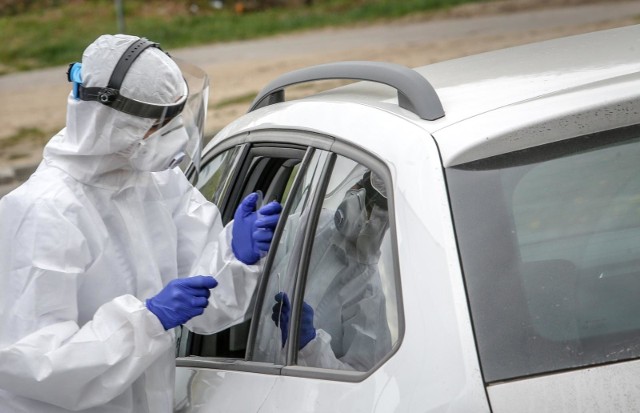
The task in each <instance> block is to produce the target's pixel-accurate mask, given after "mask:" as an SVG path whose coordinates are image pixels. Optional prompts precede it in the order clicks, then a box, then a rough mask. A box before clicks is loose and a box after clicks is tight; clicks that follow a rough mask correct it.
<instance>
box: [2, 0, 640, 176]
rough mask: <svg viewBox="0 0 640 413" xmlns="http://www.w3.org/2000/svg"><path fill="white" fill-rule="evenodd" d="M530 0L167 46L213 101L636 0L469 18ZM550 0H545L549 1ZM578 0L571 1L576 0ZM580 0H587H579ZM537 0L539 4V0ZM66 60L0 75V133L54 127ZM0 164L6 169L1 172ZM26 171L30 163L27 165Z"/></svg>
mask: <svg viewBox="0 0 640 413" xmlns="http://www.w3.org/2000/svg"><path fill="white" fill-rule="evenodd" d="M527 1H529V3H536V0H507V1H502V2H497V3H489V6H486V5H484V6H478V5H469V6H468V7H466V8H465V7H463V8H458V9H456V13H457V14H458V15H462V16H456V14H454V15H449V16H445V17H442V16H440V17H439V18H437V19H428V20H423V21H412V20H411V19H404V20H402V21H399V22H394V23H388V24H379V25H373V26H363V27H355V28H349V29H326V30H317V31H309V32H304V33H299V34H295V35H285V36H276V37H272V38H267V39H260V40H251V41H242V42H230V43H224V44H214V45H210V46H202V47H195V48H188V49H180V50H172V51H171V52H172V53H173V54H174V55H176V56H179V57H182V58H185V59H187V60H189V61H192V62H194V63H196V64H198V65H200V66H202V67H203V68H205V70H207V72H208V73H209V75H210V76H211V78H212V82H213V88H212V95H211V102H210V103H211V104H213V105H215V104H216V103H219V102H224V101H226V100H233V99H237V98H238V97H243V96H244V97H246V96H251V94H255V93H256V92H257V91H259V90H260V88H261V87H262V86H263V85H264V84H266V83H267V82H268V81H269V80H271V79H273V78H274V77H275V76H277V75H279V74H282V73H284V72H286V71H289V70H293V69H297V68H300V67H304V66H308V65H311V64H319V63H325V62H328V61H336V60H386V61H391V62H395V63H400V64H405V65H407V66H413V67H415V66H421V65H424V64H428V63H431V62H434V61H438V60H444V59H449V58H454V57H458V56H462V55H466V54H472V53H478V52H482V51H485V50H491V49H496V48H501V47H506V46H510V45H514V44H521V43H527V42H531V41H536V40H543V39H548V38H553V37H560V36H564V35H570V34H574V33H581V32H588V31H593V30H598V29H605V28H609V27H619V26H623V25H628V24H636V23H637V22H638V21H640V20H639V19H638V16H640V0H633V1H625V0H608V1H604V2H597V3H593V4H586V5H580V6H571V7H553V8H546V9H535V10H531V9H529V10H519V11H513V12H510V11H507V12H505V11H504V10H500V11H499V12H498V13H496V14H491V11H489V13H488V14H487V11H486V10H484V11H483V13H484V14H482V15H480V16H477V15H475V16H474V17H473V18H468V16H467V17H465V16H464V15H465V14H469V15H471V14H474V9H473V7H485V8H486V7H494V6H495V7H496V8H500V7H502V8H506V9H508V8H509V7H508V6H513V5H517V4H519V3H522V2H527ZM549 1H551V0H545V2H549ZM576 1H577V0H576ZM583 1H586V0H583ZM538 3H543V0H539V1H538ZM65 71H66V67H55V68H51V69H46V70H39V71H33V72H28V73H19V74H13V75H7V76H0V121H2V124H3V126H4V127H3V128H1V129H0V139H2V138H6V137H8V136H11V135H13V134H15V133H16V131H17V130H18V129H19V128H28V127H36V128H38V129H40V130H43V131H47V132H49V131H54V130H56V129H58V128H60V127H61V126H62V125H64V117H65V99H66V95H67V94H68V91H69V85H68V84H67V82H66V79H65V76H64V73H65ZM247 105H248V103H247V102H243V103H240V104H236V105H226V106H225V107H223V108H221V109H217V110H213V111H210V112H211V116H210V118H209V119H208V120H207V123H208V125H209V128H208V130H209V131H213V130H217V129H219V128H220V127H222V126H223V125H225V124H226V123H228V122H229V121H230V120H232V119H234V118H236V117H237V116H239V115H241V114H242V113H243V111H244V110H245V109H246V106H247ZM21 150H30V151H31V152H30V154H29V155H27V154H20V156H18V157H17V158H18V161H17V163H18V164H22V165H18V167H19V168H24V164H25V163H29V164H31V165H33V164H34V163H35V162H37V161H38V160H39V152H40V147H38V145H35V147H31V149H29V148H24V149H21ZM3 155H4V156H3ZM8 155H9V154H8V153H4V154H2V153H0V184H1V183H2V179H3V178H2V176H3V173H4V174H5V175H7V174H9V175H10V174H11V170H10V168H9V170H8V169H7V168H8V167H9V166H10V167H13V165H14V164H15V163H16V162H13V161H11V160H10V158H16V157H15V156H11V157H10V156H8ZM3 170H4V172H3ZM27 170H28V165H27Z"/></svg>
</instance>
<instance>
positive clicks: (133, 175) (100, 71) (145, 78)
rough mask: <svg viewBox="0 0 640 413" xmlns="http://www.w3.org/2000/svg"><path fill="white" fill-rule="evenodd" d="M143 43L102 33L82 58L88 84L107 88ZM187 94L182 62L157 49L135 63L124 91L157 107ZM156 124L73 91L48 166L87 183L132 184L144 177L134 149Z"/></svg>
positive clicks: (52, 142)
mask: <svg viewBox="0 0 640 413" xmlns="http://www.w3.org/2000/svg"><path fill="white" fill-rule="evenodd" d="M138 39H139V38H138V37H135V36H128V35H113V36H112V35H103V36H100V37H99V38H98V39H97V40H96V41H95V42H93V43H92V44H91V45H89V46H88V47H87V49H86V50H85V51H84V53H83V56H82V76H83V85H84V86H86V87H102V86H104V85H106V84H107V82H108V81H109V78H110V76H111V73H112V72H113V68H114V67H115V65H116V63H117V62H118V60H119V59H120V57H121V56H122V54H123V53H124V52H125V51H126V50H127V48H128V47H129V46H130V45H131V44H132V43H133V42H135V41H136V40H138ZM149 68H153V69H151V70H150V69H149ZM149 73H153V75H152V76H149ZM184 90H185V81H184V79H183V78H182V74H181V71H180V69H179V68H178V66H177V64H176V63H175V62H174V61H173V60H172V59H171V58H170V57H169V56H167V55H166V54H165V53H164V52H163V51H162V50H160V49H158V48H153V47H151V48H148V49H147V50H145V51H144V52H142V53H141V54H140V56H139V57H138V58H137V59H136V60H135V61H134V62H133V64H132V65H131V67H130V69H129V71H128V72H127V74H126V76H125V77H124V80H123V82H122V87H121V89H120V91H121V93H122V94H123V95H125V96H127V97H130V98H132V99H136V100H138V101H142V102H148V103H155V104H170V103H173V102H175V101H176V100H178V99H180V98H181V97H182V96H183V94H184ZM153 123H154V120H153V119H148V118H141V117H137V116H133V115H129V114H126V113H123V112H120V111H117V110H114V109H112V108H110V107H108V106H104V105H102V104H100V103H98V102H85V101H81V100H76V99H75V98H74V96H73V94H72V93H70V95H69V96H68V98H67V123H66V125H67V126H66V128H65V129H63V130H62V131H60V132H59V133H58V134H57V135H56V136H54V137H53V138H52V139H51V140H50V141H49V143H48V144H47V145H46V147H45V149H44V162H46V163H47V164H48V165H50V166H54V167H56V168H58V169H61V170H63V171H65V172H66V173H68V174H69V175H71V176H72V177H73V178H74V179H76V180H78V181H80V182H83V183H85V184H88V185H94V186H100V187H112V188H121V187H123V186H130V185H133V184H134V183H135V182H136V180H137V177H138V176H140V175H144V174H145V173H143V172H138V171H135V170H133V168H132V167H131V165H130V162H129V157H130V156H131V154H132V153H133V151H132V149H131V148H132V147H134V146H136V145H138V144H139V142H140V141H141V140H142V139H143V137H144V135H145V133H146V132H147V131H148V130H149V128H150V127H151V126H152V125H153Z"/></svg>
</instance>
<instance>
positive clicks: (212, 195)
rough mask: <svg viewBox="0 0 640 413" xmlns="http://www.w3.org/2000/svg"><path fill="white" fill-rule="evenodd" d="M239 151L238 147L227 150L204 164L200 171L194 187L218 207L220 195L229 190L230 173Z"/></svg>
mask: <svg viewBox="0 0 640 413" xmlns="http://www.w3.org/2000/svg"><path fill="white" fill-rule="evenodd" d="M239 151H240V147H239V146H235V147H233V148H231V149H228V150H226V151H224V152H222V153H220V154H219V155H217V156H215V157H214V158H213V159H211V160H210V161H209V162H207V163H205V164H204V165H203V166H202V168H201V169H200V174H199V175H198V180H197V182H196V184H195V187H196V188H198V189H199V190H200V192H202V195H204V196H205V198H207V199H208V200H209V201H211V202H213V203H214V204H216V205H219V203H220V200H221V197H222V194H223V193H224V192H226V191H227V190H228V188H229V184H230V182H231V179H230V178H231V174H230V172H231V170H232V169H233V167H234V166H235V165H236V162H237V161H238V153H239Z"/></svg>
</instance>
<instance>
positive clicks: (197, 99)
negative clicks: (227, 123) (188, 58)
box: [152, 58, 209, 172]
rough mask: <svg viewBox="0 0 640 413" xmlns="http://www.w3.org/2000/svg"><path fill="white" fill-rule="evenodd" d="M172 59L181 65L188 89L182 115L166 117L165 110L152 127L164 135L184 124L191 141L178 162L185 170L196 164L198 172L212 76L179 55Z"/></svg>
mask: <svg viewBox="0 0 640 413" xmlns="http://www.w3.org/2000/svg"><path fill="white" fill-rule="evenodd" d="M173 60H174V61H175V62H176V64H177V65H178V67H179V68H180V71H181V72H182V77H183V78H184V80H185V82H186V87H187V88H188V89H187V90H185V95H186V102H185V105H184V108H183V109H182V112H180V114H178V115H176V116H170V115H169V116H167V115H166V114H167V113H170V112H168V111H165V113H164V114H163V115H162V116H160V118H157V119H156V120H155V122H154V124H153V126H152V128H153V129H155V130H157V131H158V132H159V133H160V135H161V136H162V135H165V134H168V133H169V132H171V131H172V130H173V129H175V128H177V127H184V129H185V131H186V133H187V136H188V141H187V144H186V147H185V150H184V155H185V157H184V158H183V159H182V160H181V161H180V163H179V165H180V167H181V168H182V169H183V170H185V168H186V167H187V166H188V165H189V164H191V163H193V166H194V167H195V168H196V170H197V171H198V172H199V171H200V157H201V155H202V139H203V136H204V125H205V120H206V118H207V105H208V102H209V77H208V76H207V74H206V73H205V72H204V70H202V69H200V68H199V67H197V66H195V65H193V64H191V63H188V62H185V61H184V60H181V59H177V58H173ZM183 98H184V97H183Z"/></svg>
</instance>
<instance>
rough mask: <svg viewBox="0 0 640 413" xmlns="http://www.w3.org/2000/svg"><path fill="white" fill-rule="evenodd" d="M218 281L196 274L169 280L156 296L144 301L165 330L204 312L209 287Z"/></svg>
mask: <svg viewBox="0 0 640 413" xmlns="http://www.w3.org/2000/svg"><path fill="white" fill-rule="evenodd" d="M216 285H218V281H216V279H215V278H213V277H212V276H210V275H196V276H193V277H187V278H177V279H175V280H171V281H170V282H169V283H168V284H167V285H166V286H165V287H164V288H163V289H162V290H161V291H160V292H159V293H158V294H157V295H156V296H154V297H152V298H149V299H148V300H147V302H146V304H147V308H148V309H149V311H151V312H152V313H153V314H155V315H156V317H158V319H159V320H160V322H161V323H162V326H163V327H164V329H165V330H169V329H171V328H174V327H177V326H179V325H182V324H184V323H186V322H187V321H189V320H191V319H192V318H193V317H195V316H198V315H200V314H202V313H203V312H204V309H205V308H206V307H207V305H208V304H209V296H210V295H211V291H210V290H211V289H212V288H214V287H215V286H216Z"/></svg>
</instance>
